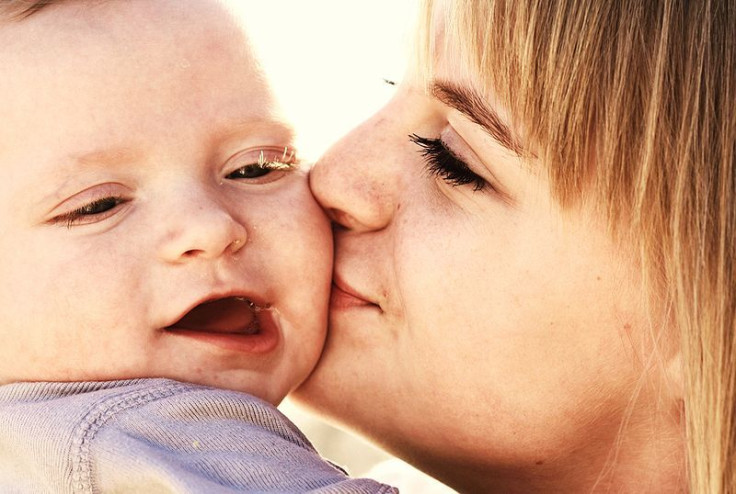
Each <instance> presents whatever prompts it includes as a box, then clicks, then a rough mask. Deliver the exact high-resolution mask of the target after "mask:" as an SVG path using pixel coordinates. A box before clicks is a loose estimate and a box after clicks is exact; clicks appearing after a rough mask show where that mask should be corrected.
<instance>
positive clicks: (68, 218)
mask: <svg viewBox="0 0 736 494" xmlns="http://www.w3.org/2000/svg"><path fill="white" fill-rule="evenodd" d="M110 200H112V201H113V202H114V203H115V204H114V205H113V206H112V207H111V208H110V209H107V210H105V211H103V212H101V213H96V214H105V213H106V212H108V211H111V210H112V209H114V208H116V207H117V206H119V205H121V204H123V203H125V202H127V200H125V199H123V198H122V197H103V198H102V199H98V200H96V201H93V202H91V203H89V204H87V205H85V206H82V207H81V208H78V209H75V210H74V211H70V212H68V213H65V214H62V215H60V216H57V217H56V218H53V220H52V221H53V222H54V223H61V224H63V225H64V226H66V227H67V228H71V227H73V226H74V225H76V224H77V222H78V221H79V220H81V219H82V218H84V217H89V216H95V215H96V214H88V213H85V209H87V208H89V207H93V206H99V205H100V204H102V203H104V202H105V201H110Z"/></svg>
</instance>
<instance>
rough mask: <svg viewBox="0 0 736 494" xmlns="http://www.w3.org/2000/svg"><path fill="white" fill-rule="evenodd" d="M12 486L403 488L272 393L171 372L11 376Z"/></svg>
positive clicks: (330, 493)
mask: <svg viewBox="0 0 736 494" xmlns="http://www.w3.org/2000/svg"><path fill="white" fill-rule="evenodd" d="M0 492H2V493H8V494H10V493H24V494H25V493H34V494H41V493H75V494H76V493H85V494H87V493H106V492H115V493H123V492H136V493H138V492H140V493H151V494H156V493H206V494H219V493H233V492H264V493H265V492H283V493H289V492H294V493H298V492H314V493H320V494H348V493H355V494H363V493H365V494H369V493H370V494H372V493H377V494H378V493H381V494H384V493H385V494H388V493H397V492H398V490H397V489H394V488H392V487H389V486H386V485H383V484H379V483H378V482H375V481H373V480H369V479H351V478H349V477H348V476H347V475H346V474H345V473H344V472H343V471H342V470H341V469H339V468H337V467H335V466H334V465H332V464H330V463H329V462H327V461H325V460H324V459H322V458H321V457H320V456H319V454H318V453H317V452H316V451H315V449H314V448H313V447H312V445H311V444H310V443H309V441H308V440H307V439H306V437H304V435H303V434H302V433H301V432H300V431H299V430H298V429H297V427H296V426H295V425H294V424H293V423H291V422H290V421H289V420H288V419H287V418H286V417H285V416H284V415H283V414H281V413H280V412H279V411H278V410H277V409H276V408H275V407H273V406H272V405H270V404H268V403H265V402H263V401H262V400H259V399H258V398H255V397H253V396H250V395H247V394H243V393H238V392H234V391H225V390H220V389H214V388H208V387H204V386H198V385H193V384H186V383H180V382H177V381H172V380H168V379H138V380H129V381H108V382H76V383H17V384H8V385H4V386H0Z"/></svg>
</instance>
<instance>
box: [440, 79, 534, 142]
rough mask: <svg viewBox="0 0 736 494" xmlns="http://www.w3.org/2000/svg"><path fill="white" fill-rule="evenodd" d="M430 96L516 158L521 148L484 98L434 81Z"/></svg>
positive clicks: (466, 89)
mask: <svg viewBox="0 0 736 494" xmlns="http://www.w3.org/2000/svg"><path fill="white" fill-rule="evenodd" d="M429 91H430V94H431V95H432V96H434V97H435V98H437V99H438V100H440V101H441V102H442V103H444V104H446V105H447V106H449V107H451V108H454V109H456V110H457V111H459V112H460V113H462V114H463V115H465V116H466V117H468V118H469V119H470V120H472V121H473V122H475V123H476V124H478V125H480V126H481V127H483V128H484V129H485V131H486V132H487V133H488V134H489V135H490V136H491V137H492V138H493V139H494V140H495V141H497V142H498V143H499V144H500V145H501V146H503V147H505V148H506V149H508V150H509V151H511V152H512V153H514V154H515V155H517V156H521V155H522V153H523V149H524V148H523V147H522V145H521V143H520V142H519V139H518V138H517V137H516V135H515V134H514V132H513V131H512V130H511V128H510V127H509V126H508V125H507V124H506V122H504V121H503V119H502V118H501V116H500V115H499V114H498V112H497V111H496V110H495V109H493V108H492V107H491V106H489V105H488V104H487V103H486V101H485V98H483V97H482V96H481V95H480V94H479V93H478V92H476V91H474V90H473V89H471V88H467V87H464V86H459V85H457V84H453V83H450V82H445V81H438V80H435V81H433V82H432V84H431V85H430V90H429Z"/></svg>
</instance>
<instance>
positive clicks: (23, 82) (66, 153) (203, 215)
mask: <svg viewBox="0 0 736 494" xmlns="http://www.w3.org/2000/svg"><path fill="white" fill-rule="evenodd" d="M249 46H250V45H249V44H248V41H247V39H246V38H245V36H244V34H243V32H242V30H241V28H240V27H239V25H238V24H237V23H236V22H235V20H234V18H233V17H232V16H231V15H230V14H229V13H228V11H227V10H226V9H225V8H224V7H223V6H222V5H220V4H219V3H218V2H212V1H200V0H192V1H187V2H180V1H178V0H161V1H146V2H101V3H99V4H91V3H88V2H84V3H82V2H67V3H64V4H62V5H59V6H52V7H48V8H47V9H44V10H42V11H41V12H39V13H37V14H34V15H33V16H31V17H30V18H28V19H26V20H23V21H21V22H7V23H4V24H2V26H0V63H2V66H3V71H4V73H5V74H6V75H7V76H4V77H3V78H2V80H1V81H0V94H2V98H0V112H2V115H3V125H2V128H0V169H2V171H3V180H2V181H1V183H0V211H2V214H0V251H2V252H3V262H2V263H0V279H2V280H3V283H2V286H0V307H2V312H1V313H0V327H1V328H2V332H1V333H0V382H3V383H7V382H13V381H29V380H51V381H67V380H105V379H120V378H134V377H146V376H151V377H169V378H174V379H179V380H184V381H191V382H195V383H202V384H208V385H215V386H221V387H226V388H231V389H235V390H241V391H247V392H250V393H253V394H256V395H258V396H260V397H262V398H264V399H267V400H269V401H271V402H273V403H276V402H278V401H280V400H281V399H282V398H283V397H284V396H285V394H286V393H287V392H288V391H289V390H291V389H292V388H293V387H295V386H296V385H297V384H298V383H300V382H301V381H302V380H303V379H304V378H305V377H306V376H307V374H308V373H309V372H310V371H311V369H312V367H313V366H314V364H315V362H316V360H317V358H318V356H319V352H320V350H321V348H322V344H323V341H324V328H325V325H326V307H325V305H326V304H325V301H326V300H327V297H328V291H329V269H330V265H331V264H330V262H331V256H330V250H331V245H330V232H329V223H328V221H327V219H326V217H325V216H324V214H323V213H322V211H321V210H320V209H319V207H318V206H317V204H316V202H315V201H314V199H313V197H312V196H311V194H310V191H309V188H308V184H307V176H306V172H305V171H304V170H299V169H298V168H297V169H294V170H291V171H279V170H276V171H271V172H270V173H266V174H263V175H262V176H259V177H256V178H233V176H232V175H231V174H232V173H233V172H234V171H236V170H237V169H239V168H241V167H244V166H246V165H251V164H253V163H257V162H258V161H259V158H260V154H261V151H263V152H264V153H265V155H264V157H265V159H266V160H267V161H270V160H271V159H272V156H275V157H276V158H282V154H283V150H284V148H285V147H289V148H290V147H291V143H292V141H291V140H292V131H291V129H290V127H289V126H288V125H287V124H286V123H284V120H283V118H282V117H281V115H280V114H279V111H278V108H277V106H276V104H275V101H274V99H273V97H272V95H271V93H270V90H269V88H268V86H267V84H266V83H265V79H264V77H263V75H262V73H261V71H260V69H259V67H258V64H257V63H256V60H255V58H254V54H253V53H252V50H251V49H250V47H249ZM287 155H288V153H287ZM283 158H285V159H286V160H287V161H288V156H283ZM108 197H113V198H120V199H122V200H123V202H121V203H120V204H115V205H114V207H112V208H108V210H106V211H104V212H102V213H101V214H92V215H85V216H83V217H82V218H81V219H78V220H74V221H72V222H71V223H70V221H69V218H70V217H69V214H70V213H71V212H73V211H75V210H77V209H79V208H82V207H84V206H86V205H89V204H94V202H95V201H98V200H100V199H104V198H108ZM227 295H239V296H241V297H244V298H249V299H252V300H254V301H257V302H258V304H259V305H261V306H263V307H270V309H269V311H268V312H269V314H271V318H272V320H273V321H274V323H275V325H276V326H275V328H276V329H275V331H276V340H277V341H276V345H275V346H273V348H270V349H269V350H268V351H265V352H263V351H262V352H253V351H244V350H242V349H235V348H230V347H229V348H224V347H222V346H221V345H215V344H212V343H211V342H208V341H203V340H202V339H200V338H191V337H188V336H184V335H183V334H180V333H177V332H174V331H167V330H164V329H163V328H165V327H167V326H169V325H171V324H173V323H174V322H175V321H177V320H178V319H179V318H181V317H182V315H183V314H185V313H186V312H187V311H188V310H190V309H191V308H192V307H193V306H195V305H196V304H198V303H200V302H202V301H204V300H208V299H211V298H213V297H215V298H216V297H222V296H227ZM246 317H247V316H246ZM226 339H227V338H226Z"/></svg>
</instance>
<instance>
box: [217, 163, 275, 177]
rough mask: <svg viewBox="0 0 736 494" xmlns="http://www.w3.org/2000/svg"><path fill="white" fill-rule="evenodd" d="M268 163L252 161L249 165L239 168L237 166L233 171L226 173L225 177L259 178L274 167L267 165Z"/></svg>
mask: <svg viewBox="0 0 736 494" xmlns="http://www.w3.org/2000/svg"><path fill="white" fill-rule="evenodd" d="M269 164H270V163H264V164H261V163H253V164H251V165H245V166H243V167H241V168H238V169H237V170H235V171H234V172H232V173H230V174H228V175H227V178H230V179H239V178H240V179H249V178H250V179H253V178H259V177H263V176H265V175H268V174H269V173H271V172H272V171H274V169H275V168H272V167H270V166H268V165H269Z"/></svg>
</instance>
